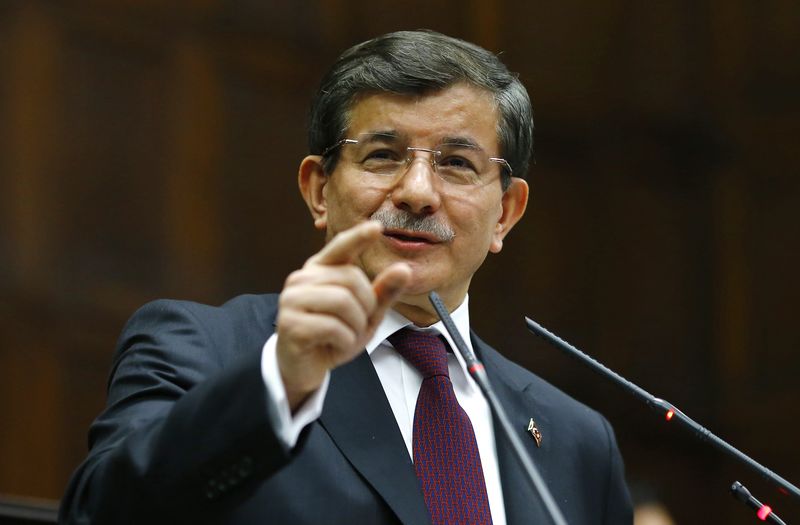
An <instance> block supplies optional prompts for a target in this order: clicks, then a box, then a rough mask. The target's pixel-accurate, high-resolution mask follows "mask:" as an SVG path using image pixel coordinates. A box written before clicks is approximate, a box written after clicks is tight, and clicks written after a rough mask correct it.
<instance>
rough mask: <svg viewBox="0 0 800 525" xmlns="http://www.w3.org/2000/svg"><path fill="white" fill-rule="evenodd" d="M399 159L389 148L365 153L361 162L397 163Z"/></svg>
mask: <svg viewBox="0 0 800 525" xmlns="http://www.w3.org/2000/svg"><path fill="white" fill-rule="evenodd" d="M399 158H400V154H399V153H397V152H396V151H394V150H392V149H389V148H377V149H373V150H370V151H367V152H366V153H364V155H363V161H362V162H370V161H372V162H386V161H397V160H398V159H399Z"/></svg>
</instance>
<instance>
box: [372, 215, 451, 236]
mask: <svg viewBox="0 0 800 525" xmlns="http://www.w3.org/2000/svg"><path fill="white" fill-rule="evenodd" d="M370 219H372V220H375V221H378V222H380V223H381V224H383V227H384V229H387V230H406V231H409V232H416V233H427V234H429V235H433V236H434V237H435V238H436V240H438V241H439V242H450V241H452V240H453V239H454V238H455V236H456V233H455V232H454V231H453V228H451V227H450V225H449V224H447V223H446V222H444V221H442V220H439V219H437V218H435V217H434V216H433V215H415V214H413V213H411V212H409V211H406V210H401V209H398V208H381V209H379V210H377V211H376V212H375V213H373V214H372V215H371V216H370Z"/></svg>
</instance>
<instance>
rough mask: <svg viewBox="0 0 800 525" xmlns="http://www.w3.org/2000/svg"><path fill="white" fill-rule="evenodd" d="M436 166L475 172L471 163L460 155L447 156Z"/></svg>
mask: <svg viewBox="0 0 800 525" xmlns="http://www.w3.org/2000/svg"><path fill="white" fill-rule="evenodd" d="M436 164H437V165H438V166H439V167H440V168H447V169H452V170H465V171H466V170H469V171H475V165H474V164H473V163H472V161H470V160H469V159H468V158H466V157H462V156H460V155H449V156H447V157H442V159H441V160H439V161H438V162H437V163H436Z"/></svg>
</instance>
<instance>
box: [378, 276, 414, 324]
mask: <svg viewBox="0 0 800 525" xmlns="http://www.w3.org/2000/svg"><path fill="white" fill-rule="evenodd" d="M410 282H411V267H410V266H409V265H408V264H406V263H394V264H392V265H391V266H388V267H387V268H385V269H384V270H383V271H382V272H381V273H379V274H378V276H377V277H375V280H374V281H373V282H372V288H373V290H375V296H376V298H377V305H376V307H375V310H374V311H373V313H372V315H371V316H370V318H369V325H370V326H377V324H378V323H380V322H381V319H383V316H384V314H385V313H386V310H388V309H389V308H390V307H391V306H392V305H393V304H394V302H395V301H396V300H397V298H398V297H399V296H400V294H401V293H403V290H405V288H406V287H407V286H408V285H409V283H410Z"/></svg>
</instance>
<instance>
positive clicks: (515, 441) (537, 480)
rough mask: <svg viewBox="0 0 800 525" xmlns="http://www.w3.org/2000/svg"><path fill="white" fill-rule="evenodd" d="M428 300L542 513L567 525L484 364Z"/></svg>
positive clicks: (437, 303)
mask: <svg viewBox="0 0 800 525" xmlns="http://www.w3.org/2000/svg"><path fill="white" fill-rule="evenodd" d="M428 299H429V300H430V302H431V304H432V305H433V308H434V309H435V310H436V313H437V315H438V316H439V318H440V319H441V320H442V324H444V327H445V329H446V330H447V332H448V333H449V334H450V337H451V338H452V339H453V343H455V345H456V349H457V350H458V352H459V353H460V354H461V357H463V358H464V362H465V363H466V364H467V370H468V371H469V374H470V375H471V376H472V378H473V379H474V380H475V382H476V383H477V384H478V388H480V389H481V392H483V395H484V396H485V397H486V400H487V401H488V402H489V407H490V408H491V410H492V414H494V416H495V418H496V419H497V421H498V422H499V423H500V428H501V429H502V432H503V435H504V436H505V437H506V439H508V442H509V443H510V444H511V448H512V449H513V450H514V454H515V455H516V456H517V460H518V461H519V463H520V465H521V466H522V469H523V470H524V471H525V473H526V475H527V478H528V480H529V481H530V483H531V485H532V487H533V489H534V491H535V492H536V493H537V494H538V495H539V499H540V500H541V502H542V504H543V505H544V507H545V510H546V511H547V513H548V514H549V515H550V520H551V521H552V523H554V524H555V525H567V522H566V520H565V519H564V515H563V514H562V513H561V510H560V509H559V508H558V505H556V502H555V500H554V499H553V496H552V494H550V490H549V489H548V488H547V485H546V484H545V482H544V480H543V479H542V476H541V474H539V470H538V469H537V468H536V466H535V465H534V464H533V461H531V458H530V456H528V453H527V452H525V447H524V446H523V445H522V441H521V440H520V439H519V436H518V435H517V434H516V433H515V432H514V430H513V429H512V427H511V422H510V421H509V420H508V416H507V415H506V413H505V410H503V407H502V405H501V404H500V400H499V399H497V396H496V395H495V393H494V390H493V389H492V386H491V384H490V383H489V377H488V376H487V375H486V370H485V369H484V367H483V363H481V362H480V361H479V360H478V358H477V357H476V356H475V353H474V352H473V351H472V350H471V349H470V347H468V346H467V345H466V343H464V340H463V339H462V338H461V334H459V333H458V329H456V325H455V323H453V319H452V318H451V317H450V313H449V312H448V311H447V307H446V306H445V305H444V303H443V302H442V300H441V298H440V297H439V295H438V294H437V293H436V292H431V293H430V294H428Z"/></svg>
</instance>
